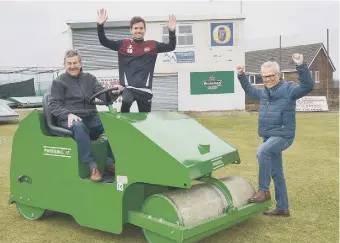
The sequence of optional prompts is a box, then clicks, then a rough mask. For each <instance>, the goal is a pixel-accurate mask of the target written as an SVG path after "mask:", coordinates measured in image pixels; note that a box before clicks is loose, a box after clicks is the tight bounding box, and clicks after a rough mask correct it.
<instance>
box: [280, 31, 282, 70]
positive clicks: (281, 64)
mask: <svg viewBox="0 0 340 243" xmlns="http://www.w3.org/2000/svg"><path fill="white" fill-rule="evenodd" d="M281 62H282V55H281V35H280V72H281V65H282V64H281Z"/></svg>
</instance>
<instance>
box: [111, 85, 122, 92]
mask: <svg viewBox="0 0 340 243" xmlns="http://www.w3.org/2000/svg"><path fill="white" fill-rule="evenodd" d="M114 87H116V88H118V90H112V93H113V94H120V93H122V92H123V90H124V89H125V87H124V86H121V85H120V84H118V85H114Z"/></svg>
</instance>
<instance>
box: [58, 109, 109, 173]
mask: <svg viewBox="0 0 340 243" xmlns="http://www.w3.org/2000/svg"><path fill="white" fill-rule="evenodd" d="M81 119H82V121H76V122H74V123H73V125H72V126H71V128H69V127H68V120H59V121H58V123H59V126H61V127H63V128H66V129H69V130H71V131H72V133H73V138H74V140H75V141H76V142H77V145H78V151H79V156H80V159H81V161H82V162H84V163H87V164H88V165H89V167H90V169H92V168H96V167H97V164H96V161H95V158H94V156H93V153H92V147H91V138H97V137H99V135H101V134H102V133H103V132H104V127H103V125H102V123H101V121H100V118H99V116H98V115H95V116H90V117H81ZM108 149H109V151H108V159H107V163H108V164H110V163H114V161H115V158H114V156H113V153H112V150H111V147H110V145H109V148H108Z"/></svg>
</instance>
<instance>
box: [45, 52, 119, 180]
mask: <svg viewBox="0 0 340 243" xmlns="http://www.w3.org/2000/svg"><path fill="white" fill-rule="evenodd" d="M64 66H65V69H66V72H65V73H63V74H61V75H60V76H58V77H57V78H56V79H55V80H54V81H53V82H52V87H51V97H50V99H49V100H50V102H49V104H48V107H49V110H50V112H51V113H52V115H54V116H55V117H57V119H58V124H59V126H61V127H64V128H66V129H69V130H71V131H72V133H73V138H74V139H75V141H76V142H77V145H78V150H79V154H80V159H81V160H82V161H83V162H84V163H87V164H88V165H89V168H90V171H91V175H90V179H91V180H92V181H101V180H102V178H103V177H102V174H101V173H100V171H99V170H98V169H97V164H96V161H95V158H94V156H93V154H92V149H91V136H92V135H93V136H99V135H100V134H102V133H103V132H104V128H103V125H102V123H101V121H100V118H99V116H98V114H97V109H96V105H95V104H91V103H89V102H88V100H89V98H90V97H91V96H92V95H94V94H95V93H97V92H99V91H101V90H103V89H105V88H104V87H103V86H101V85H100V84H99V82H98V81H97V79H96V77H95V76H93V75H92V74H90V73H85V72H83V71H82V62H81V56H80V54H79V52H78V51H77V50H69V51H67V52H66V53H65V57H64ZM113 92H117V91H113ZM101 98H103V96H101ZM106 171H108V172H114V171H115V166H114V156H113V154H112V150H111V147H110V146H109V157H108V159H107V166H106Z"/></svg>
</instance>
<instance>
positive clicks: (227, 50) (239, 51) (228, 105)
mask: <svg viewBox="0 0 340 243" xmlns="http://www.w3.org/2000/svg"><path fill="white" fill-rule="evenodd" d="M211 22H213V23H218V22H220V23H225V22H228V23H230V22H232V23H233V30H234V32H233V36H234V39H233V43H234V45H233V46H223V47H220V46H218V47H215V46H211V42H210V41H211V37H210V33H211V32H210V23H211ZM182 24H190V25H192V33H193V39H194V41H193V45H192V46H185V47H181V46H177V48H176V50H175V52H190V51H193V52H194V59H195V61H194V62H193V63H176V62H168V59H167V56H168V57H169V55H170V56H171V53H161V54H159V55H158V59H157V62H156V68H155V73H178V87H179V90H178V99H179V110H183V111H187V110H192V111H206V110H235V109H241V110H243V109H244V108H245V104H244V92H243V90H242V88H241V86H240V84H239V82H238V80H237V76H236V73H234V79H233V80H232V82H234V89H235V90H234V93H231V94H201V95H191V93H190V73H191V72H210V71H234V69H235V67H236V66H237V65H239V64H242V63H244V62H245V60H244V58H245V55H244V53H245V50H244V38H243V31H244V26H243V20H217V21H210V20H202V21H180V20H178V19H177V25H182ZM163 26H164V22H151V23H150V22H149V23H147V34H146V36H145V37H146V39H154V40H157V41H162V29H163Z"/></svg>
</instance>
